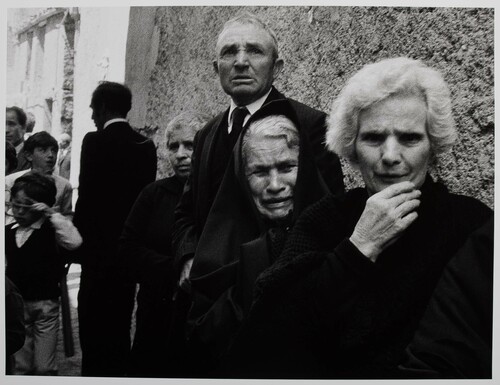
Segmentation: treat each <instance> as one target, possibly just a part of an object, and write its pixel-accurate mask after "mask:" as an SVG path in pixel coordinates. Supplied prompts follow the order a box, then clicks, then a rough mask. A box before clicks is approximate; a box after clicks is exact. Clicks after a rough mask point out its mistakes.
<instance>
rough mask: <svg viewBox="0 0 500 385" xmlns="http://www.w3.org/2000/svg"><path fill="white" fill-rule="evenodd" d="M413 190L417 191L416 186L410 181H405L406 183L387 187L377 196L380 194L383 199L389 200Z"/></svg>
mask: <svg viewBox="0 0 500 385" xmlns="http://www.w3.org/2000/svg"><path fill="white" fill-rule="evenodd" d="M413 190H415V185H414V184H413V183H412V182H410V181H404V182H399V183H395V184H392V185H390V186H388V187H386V188H385V189H383V190H382V191H380V192H378V193H377V194H379V196H380V197H381V198H386V199H389V198H392V197H394V196H396V195H399V194H402V193H406V192H410V191H413ZM377 194H375V195H377Z"/></svg>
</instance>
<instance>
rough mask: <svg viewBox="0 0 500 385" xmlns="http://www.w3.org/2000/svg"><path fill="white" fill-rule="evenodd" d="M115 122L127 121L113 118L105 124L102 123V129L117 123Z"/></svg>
mask: <svg viewBox="0 0 500 385" xmlns="http://www.w3.org/2000/svg"><path fill="white" fill-rule="evenodd" d="M117 122H125V123H127V122H128V120H127V119H125V118H114V119H110V120H108V121H107V122H106V123H104V126H103V127H102V129H103V130H104V129H105V128H106V127H108V126H109V125H110V124H113V123H117Z"/></svg>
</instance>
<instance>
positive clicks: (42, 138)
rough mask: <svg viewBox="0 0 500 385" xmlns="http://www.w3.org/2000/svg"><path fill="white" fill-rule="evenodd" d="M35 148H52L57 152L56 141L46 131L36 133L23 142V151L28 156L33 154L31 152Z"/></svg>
mask: <svg viewBox="0 0 500 385" xmlns="http://www.w3.org/2000/svg"><path fill="white" fill-rule="evenodd" d="M37 147H40V148H43V149H45V148H49V147H52V148H54V149H55V150H56V151H58V150H59V145H58V144H57V140H56V139H55V138H54V137H53V136H52V135H50V134H49V133H48V132H46V131H40V132H37V133H36V134H33V135H31V136H30V137H29V138H28V139H26V141H25V142H24V151H26V152H27V153H28V154H33V151H35V148H37Z"/></svg>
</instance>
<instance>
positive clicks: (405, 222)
mask: <svg viewBox="0 0 500 385" xmlns="http://www.w3.org/2000/svg"><path fill="white" fill-rule="evenodd" d="M417 218H418V214H417V213H416V212H415V211H412V212H411V213H409V214H408V215H406V216H404V217H403V218H401V220H400V222H399V225H400V226H401V230H406V229H407V228H408V227H409V226H410V225H411V224H412V223H413V222H415V220H416V219H417Z"/></svg>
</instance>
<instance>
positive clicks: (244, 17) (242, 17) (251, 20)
mask: <svg viewBox="0 0 500 385" xmlns="http://www.w3.org/2000/svg"><path fill="white" fill-rule="evenodd" d="M234 24H243V25H248V24H251V25H254V26H256V27H258V28H261V29H262V30H264V31H266V32H267V33H268V35H269V36H271V40H272V41H273V59H274V60H276V59H277V58H278V38H277V37H276V34H275V33H274V31H273V30H272V29H271V27H269V26H268V25H267V24H266V23H264V21H263V20H262V19H260V18H259V17H257V16H256V15H254V14H253V13H250V12H242V13H239V14H237V15H236V16H235V17H233V18H232V19H229V20H228V21H226V22H225V23H224V26H223V27H222V30H221V31H220V33H219V37H218V38H217V43H218V42H219V38H220V36H221V35H222V34H223V33H224V31H225V30H226V29H227V28H229V27H231V26H232V25H234ZM217 54H218V52H217Z"/></svg>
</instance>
